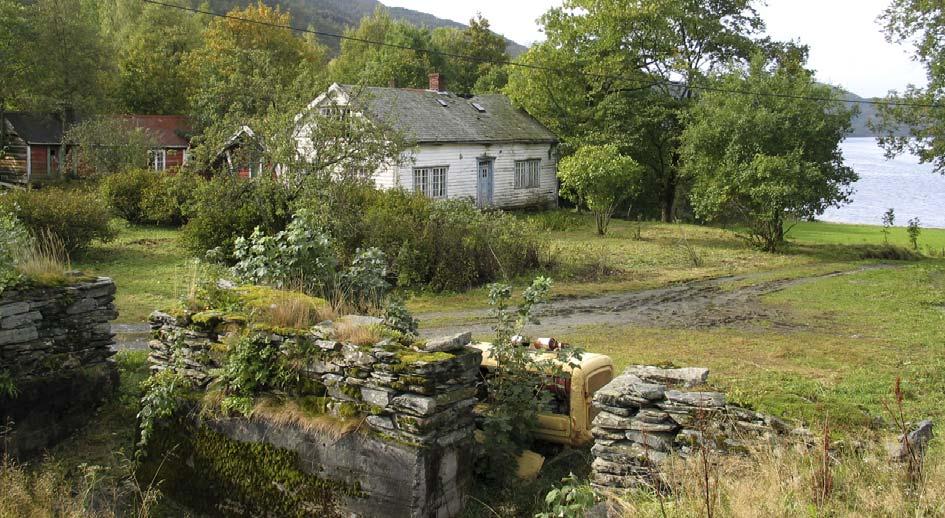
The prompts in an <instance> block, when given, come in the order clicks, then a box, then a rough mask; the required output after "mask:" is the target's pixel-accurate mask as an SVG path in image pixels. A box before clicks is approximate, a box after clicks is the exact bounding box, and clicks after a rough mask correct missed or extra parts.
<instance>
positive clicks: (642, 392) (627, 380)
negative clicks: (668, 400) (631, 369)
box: [594, 374, 666, 408]
mask: <svg viewBox="0 0 945 518" xmlns="http://www.w3.org/2000/svg"><path fill="white" fill-rule="evenodd" d="M665 389H666V388H665V387H664V386H663V385H659V384H656V383H647V382H645V381H643V380H642V379H640V378H639V377H638V376H635V375H633V374H623V375H621V376H618V377H616V378H614V379H613V381H611V382H610V383H608V384H607V385H606V386H604V388H602V389H600V390H598V391H597V393H596V394H594V403H596V404H599V405H608V406H615V407H624V408H627V407H629V408H639V407H640V406H644V405H646V404H648V403H650V402H652V401H659V400H661V399H663V397H664V393H665Z"/></svg>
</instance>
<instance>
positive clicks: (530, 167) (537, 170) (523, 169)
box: [515, 158, 541, 189]
mask: <svg viewBox="0 0 945 518" xmlns="http://www.w3.org/2000/svg"><path fill="white" fill-rule="evenodd" d="M539 187H541V159H540V158H529V159H526V160H516V161H515V188H516V189H537V188H539Z"/></svg>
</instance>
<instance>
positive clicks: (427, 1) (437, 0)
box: [382, 0, 925, 97]
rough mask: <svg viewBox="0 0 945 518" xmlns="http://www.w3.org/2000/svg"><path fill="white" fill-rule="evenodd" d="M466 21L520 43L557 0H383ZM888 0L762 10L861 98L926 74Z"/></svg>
mask: <svg viewBox="0 0 945 518" xmlns="http://www.w3.org/2000/svg"><path fill="white" fill-rule="evenodd" d="M382 2H384V3H385V4H386V5H389V6H397V7H407V8H409V9H415V10H418V11H423V12H427V13H430V14H433V15H436V16H438V17H440V18H447V19H450V20H456V21H458V22H463V23H465V22H466V21H468V20H469V19H470V18H471V17H473V16H475V14H476V13H477V12H481V13H482V15H483V16H485V17H486V18H488V19H489V21H490V22H491V23H492V27H493V29H494V30H495V31H496V32H498V33H500V34H502V35H504V36H506V37H508V38H511V39H512V40H515V41H517V42H519V43H521V44H523V45H529V44H531V43H534V42H535V41H539V40H541V39H542V38H543V35H542V33H541V31H540V28H539V26H538V24H537V23H536V20H537V19H538V18H539V17H540V16H541V15H542V13H544V12H545V11H547V10H548V9H549V8H551V7H554V6H557V5H560V4H561V1H560V0H477V1H475V2H472V1H464V2H457V1H444V0H382ZM889 3H890V0H769V1H768V6H766V7H763V8H762V9H761V14H762V17H763V18H764V19H765V22H766V23H767V25H768V33H769V34H770V35H771V36H773V37H774V38H777V39H781V40H786V39H800V40H801V42H802V43H806V44H807V45H809V46H810V66H811V67H812V68H814V69H815V70H816V71H817V76H818V78H819V79H820V80H822V81H827V82H831V83H834V84H840V85H842V86H843V87H845V88H846V89H848V90H850V91H852V92H854V93H857V94H859V95H862V96H865V97H871V96H881V95H884V94H885V93H886V92H887V91H888V90H889V89H892V88H895V89H902V88H903V87H904V86H905V85H907V84H909V83H914V84H920V85H921V84H925V74H924V72H923V70H922V68H921V67H920V66H918V65H917V64H916V63H914V62H912V61H911V60H910V59H909V56H908V54H907V53H906V50H907V49H904V48H902V47H898V46H895V45H890V44H888V43H886V41H885V39H884V38H883V35H882V33H881V32H880V26H879V25H878V24H877V23H876V17H877V16H878V15H879V14H880V12H882V10H883V8H884V7H885V6H886V5H888V4H889Z"/></svg>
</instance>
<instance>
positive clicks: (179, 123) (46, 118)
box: [0, 112, 191, 184]
mask: <svg viewBox="0 0 945 518" xmlns="http://www.w3.org/2000/svg"><path fill="white" fill-rule="evenodd" d="M116 118H117V119H119V120H121V121H124V122H125V123H127V124H128V125H129V126H130V127H133V128H140V129H143V130H145V131H147V132H148V133H150V134H151V136H152V137H153V139H154V141H155V147H154V148H153V149H151V150H149V151H148V158H149V160H148V163H149V165H150V167H151V168H152V169H154V170H155V171H165V170H168V169H172V168H176V167H180V166H183V165H184V164H186V163H187V161H188V154H189V150H190V133H191V127H190V124H189V123H188V121H187V118H186V117H183V116H180V115H118V116H116ZM79 122H81V120H80V119H78V118H75V117H72V118H69V119H66V118H64V117H62V116H60V115H56V114H47V113H31V112H7V113H5V114H4V116H3V119H2V120H0V124H2V125H3V128H2V129H3V133H2V135H0V136H2V137H3V138H2V139H0V140H2V142H0V145H2V146H3V148H4V149H3V150H2V152H0V182H2V183H10V184H28V183H41V182H43V181H47V180H53V179H56V178H61V177H62V176H63V175H65V174H66V173H74V172H75V171H66V170H65V168H66V164H67V161H66V155H67V153H68V152H69V147H70V146H67V145H63V142H62V141H63V135H64V134H65V133H66V131H68V130H69V128H71V127H72V126H73V125H75V124H78V123H79ZM73 167H74V166H73Z"/></svg>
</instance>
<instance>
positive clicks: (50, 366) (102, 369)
mask: <svg viewBox="0 0 945 518" xmlns="http://www.w3.org/2000/svg"><path fill="white" fill-rule="evenodd" d="M114 296H115V284H114V283H113V282H112V280H111V279H108V278H104V277H103V278H97V279H92V280H88V281H85V282H77V283H76V284H74V285H68V286H56V287H41V288H40V287H24V288H21V289H13V290H7V291H4V292H3V293H2V294H0V376H2V377H3V381H2V384H3V385H5V388H4V387H0V388H4V390H0V430H2V431H3V432H4V437H3V440H2V441H0V445H3V447H5V449H6V451H7V453H9V454H10V455H12V456H14V457H17V458H25V457H29V456H32V455H34V454H37V453H39V452H41V451H42V450H43V449H44V448H47V447H49V446H51V445H52V444H54V443H55V442H57V441H58V440H61V439H62V438H64V437H66V436H67V435H69V434H70V433H71V432H72V431H74V429H75V428H77V427H79V426H81V425H82V424H84V423H85V422H87V420H88V419H89V417H91V415H92V414H93V413H94V411H95V408H96V407H97V405H98V403H99V402H101V400H102V399H103V398H104V397H105V396H106V395H107V394H109V393H110V392H111V391H112V390H113V389H114V388H115V386H116V385H117V373H116V370H115V368H114V365H113V364H112V362H111V361H110V360H109V358H110V357H111V356H112V355H113V354H114V352H113V351H112V349H111V345H112V340H113V337H114V336H113V335H112V332H111V325H110V323H109V322H110V321H111V320H113V319H115V318H116V317H117V316H118V312H117V311H116V310H115V306H114V304H113V301H114Z"/></svg>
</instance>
